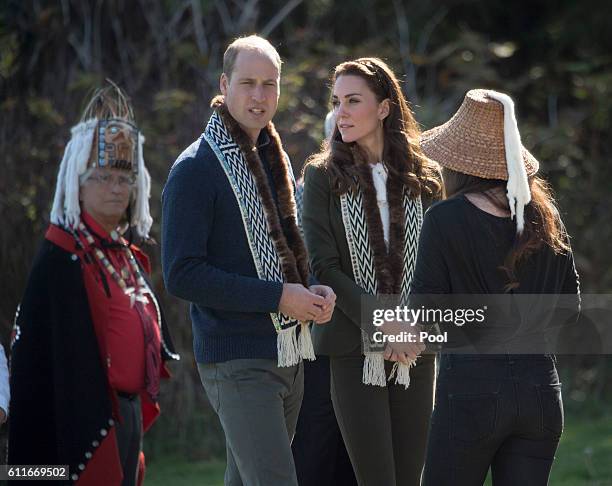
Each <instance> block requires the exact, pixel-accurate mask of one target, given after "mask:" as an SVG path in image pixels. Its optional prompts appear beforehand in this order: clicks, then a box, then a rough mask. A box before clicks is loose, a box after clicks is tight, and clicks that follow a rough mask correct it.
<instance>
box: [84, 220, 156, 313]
mask: <svg viewBox="0 0 612 486" xmlns="http://www.w3.org/2000/svg"><path fill="white" fill-rule="evenodd" d="M79 231H80V232H81V233H83V236H85V239H86V240H87V243H89V245H90V246H91V247H92V249H93V254H94V255H95V257H96V259H97V260H98V261H99V262H100V263H101V264H102V266H103V267H104V268H105V269H106V271H107V272H108V273H109V274H110V275H111V277H112V278H113V280H114V281H115V282H116V283H117V285H119V287H120V288H121V290H123V293H124V294H125V295H127V296H128V297H129V298H130V307H134V304H135V302H136V301H138V302H141V303H142V304H144V305H146V304H148V303H149V299H148V297H147V295H146V294H150V293H151V292H150V290H149V288H148V286H147V284H146V282H145V279H144V277H143V276H142V273H141V272H140V268H139V267H138V264H137V263H136V259H135V258H134V255H133V254H132V252H131V251H130V250H129V248H127V247H123V251H124V253H125V256H126V257H127V260H128V262H129V264H130V267H131V268H132V272H133V274H134V276H135V277H136V286H135V287H134V286H129V285H128V284H127V282H126V280H127V278H129V271H128V269H127V268H122V269H121V275H120V274H119V272H117V270H115V267H114V266H113V264H112V263H111V262H110V261H109V259H108V258H107V256H106V255H105V254H104V252H103V251H102V250H100V248H98V247H97V246H95V240H94V237H93V236H92V235H91V233H90V232H89V230H88V229H87V228H86V227H85V225H84V224H83V223H82V222H80V223H79Z"/></svg>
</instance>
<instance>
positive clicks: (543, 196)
mask: <svg viewBox="0 0 612 486" xmlns="http://www.w3.org/2000/svg"><path fill="white" fill-rule="evenodd" d="M442 176H443V178H444V186H445V191H446V195H447V197H452V196H456V195H459V194H468V193H479V194H482V195H484V196H485V197H486V198H487V199H488V200H489V201H490V202H491V203H492V204H493V205H495V206H496V207H497V208H499V209H502V210H506V211H509V206H508V200H507V199H506V196H505V187H506V181H504V180H498V179H483V178H481V177H476V176H471V175H467V174H463V173H460V172H456V171H454V170H451V169H447V168H446V167H443V168H442ZM529 188H530V190H531V202H530V203H529V204H528V205H527V206H525V228H524V229H523V232H522V233H521V234H520V235H517V236H516V237H515V240H514V244H513V245H512V248H511V250H510V252H509V253H508V255H507V256H506V259H505V261H504V264H503V265H502V266H501V267H500V269H501V270H503V271H504V272H505V273H506V275H507V276H508V280H509V282H508V284H507V285H506V291H509V290H512V289H515V288H517V287H518V285H519V279H518V275H517V270H518V268H519V267H520V265H521V263H523V262H524V261H525V260H526V259H527V258H528V257H529V256H530V255H532V254H533V253H535V252H536V251H538V250H540V249H541V248H542V247H543V246H544V245H547V246H549V247H550V248H551V249H552V250H553V251H554V252H555V253H566V252H568V251H570V245H569V236H568V234H567V232H566V231H565V226H564V225H563V222H562V221H561V217H560V216H559V210H558V208H557V205H556V203H555V199H554V196H553V192H552V189H551V187H550V185H549V184H548V183H547V182H546V181H545V180H544V179H542V178H541V177H539V176H537V175H534V176H532V177H530V178H529Z"/></svg>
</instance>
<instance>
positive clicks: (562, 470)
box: [145, 416, 612, 486]
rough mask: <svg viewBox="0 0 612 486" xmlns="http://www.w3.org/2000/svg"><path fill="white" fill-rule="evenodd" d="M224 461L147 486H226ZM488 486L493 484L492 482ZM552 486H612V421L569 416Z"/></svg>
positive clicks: (164, 471) (160, 468)
mask: <svg viewBox="0 0 612 486" xmlns="http://www.w3.org/2000/svg"><path fill="white" fill-rule="evenodd" d="M224 470H225V464H224V462H223V461H206V462H187V461H185V460H184V459H181V458H176V457H175V458H166V459H163V460H158V461H155V462H151V463H150V464H149V465H148V466H147V476H146V481H145V485H146V486H162V485H163V486H191V485H201V486H222V485H223V473H224ZM487 484H490V482H489V481H488V482H487ZM550 484H551V486H612V418H609V417H601V418H599V419H595V420H586V419H578V418H576V417H575V416H570V417H566V428H565V432H564V433H563V437H562V439H561V443H560V444H559V449H558V451H557V459H556V460H555V464H554V466H553V471H552V477H551V480H550Z"/></svg>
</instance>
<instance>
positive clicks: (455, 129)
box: [421, 89, 540, 181]
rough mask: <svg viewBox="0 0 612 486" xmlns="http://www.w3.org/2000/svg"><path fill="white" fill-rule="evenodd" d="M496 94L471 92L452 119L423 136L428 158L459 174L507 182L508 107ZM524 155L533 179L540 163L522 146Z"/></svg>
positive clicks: (423, 146)
mask: <svg viewBox="0 0 612 486" xmlns="http://www.w3.org/2000/svg"><path fill="white" fill-rule="evenodd" d="M492 94H493V95H494V94H497V93H495V91H489V90H484V89H473V90H471V91H468V93H467V94H466V95H465V99H464V100H463V103H462V104H461V106H460V107H459V110H457V113H455V114H454V115H453V117H452V118H451V119H450V120H448V121H447V122H446V123H444V124H443V125H440V126H439V127H435V128H432V129H431V130H428V131H426V132H424V133H423V134H422V136H421V147H422V148H423V151H424V152H425V155H427V157H429V158H430V159H433V160H435V161H436V162H438V163H439V164H440V165H442V166H443V167H447V168H448V169H451V170H454V171H456V172H461V173H463V174H468V175H473V176H476V177H482V178H483V179H501V180H504V181H507V180H508V168H507V162H506V150H505V145H504V107H503V105H502V103H501V102H500V101H498V100H496V99H494V98H493V97H492V96H491V95H492ZM521 155H522V158H523V162H524V163H525V169H526V171H527V176H532V175H533V174H535V173H536V172H537V171H538V167H539V165H540V164H539V163H538V161H537V160H536V158H535V157H534V156H533V155H531V154H530V153H529V151H528V150H527V149H526V148H525V147H523V146H522V145H521Z"/></svg>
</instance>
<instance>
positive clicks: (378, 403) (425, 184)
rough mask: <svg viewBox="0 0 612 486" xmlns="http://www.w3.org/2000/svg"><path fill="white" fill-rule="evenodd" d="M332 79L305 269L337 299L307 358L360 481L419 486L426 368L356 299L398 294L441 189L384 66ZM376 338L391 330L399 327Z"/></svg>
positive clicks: (308, 206) (313, 163)
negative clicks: (325, 360) (327, 395)
mask: <svg viewBox="0 0 612 486" xmlns="http://www.w3.org/2000/svg"><path fill="white" fill-rule="evenodd" d="M332 82H333V93H332V104H333V106H334V114H335V121H336V125H335V127H334V131H333V134H332V137H331V141H330V142H329V143H327V144H326V145H325V146H324V148H323V150H322V151H321V152H320V153H318V154H316V155H314V156H313V157H311V158H310V160H309V161H308V162H307V164H306V168H305V174H304V177H305V181H304V208H303V226H304V234H305V239H306V244H307V247H308V252H309V255H310V264H311V266H312V269H313V271H314V274H315V276H316V277H317V279H318V280H319V281H320V282H321V283H322V284H325V285H329V286H331V287H332V288H333V289H334V292H335V293H336V295H337V301H336V310H335V311H334V315H333V318H332V321H331V322H330V323H329V324H328V325H326V326H316V328H315V329H313V340H314V345H315V350H316V353H317V354H321V355H328V356H330V370H331V394H332V401H333V404H334V410H335V413H336V416H337V418H338V424H339V426H340V430H341V431H342V436H343V438H344V441H345V443H346V446H347V450H348V452H349V456H350V458H351V462H352V464H353V469H354V470H355V475H356V477H357V480H358V482H359V484H360V485H364V486H395V485H402V486H412V485H415V486H416V485H418V484H419V483H420V477H421V471H422V468H423V462H424V455H425V446H426V441H427V429H428V426H429V417H430V414H431V410H432V404H433V393H434V381H435V378H434V375H435V364H434V359H433V357H432V356H421V357H419V358H418V360H417V359H416V358H417V356H418V354H419V352H420V351H421V350H422V345H420V344H407V343H406V344H400V343H393V344H391V343H386V342H380V338H379V340H376V339H373V334H372V333H371V332H370V329H369V328H370V325H371V322H370V323H367V322H366V321H367V319H362V316H361V299H362V296H364V295H368V294H369V295H377V296H380V295H383V294H395V295H397V296H399V297H400V298H401V299H405V297H406V296H407V293H408V289H409V286H410V280H411V277H412V270H413V267H414V262H415V258H416V250H417V243H418V236H419V232H420V227H421V223H422V220H423V211H424V210H425V209H426V208H427V207H428V206H429V205H430V204H431V202H432V201H433V200H435V199H437V198H438V197H439V195H440V194H441V192H442V187H441V178H440V173H439V170H438V167H437V165H435V163H433V162H431V161H429V160H428V159H427V158H426V157H425V156H424V155H423V153H422V152H421V149H420V146H419V142H418V140H419V129H418V126H417V123H416V122H415V120H414V117H413V115H412V113H411V111H410V109H409V108H408V104H407V102H406V100H405V98H404V96H403V94H402V92H401V90H400V87H399V83H398V81H397V79H396V77H395V75H394V73H393V72H392V71H391V69H390V68H389V67H388V66H387V65H386V64H385V63H384V62H383V61H381V60H380V59H376V58H362V59H357V60H355V61H349V62H345V63H342V64H340V65H338V66H337V67H336V68H335V70H334V75H333V78H332ZM368 324H369V325H368ZM377 330H378V329H377ZM381 330H382V331H383V333H384V334H386V335H389V334H393V333H396V332H397V330H398V324H397V323H385V324H384V325H383V326H382V328H381ZM379 335H380V333H379ZM410 367H412V369H410ZM387 377H388V378H387ZM392 378H395V381H392Z"/></svg>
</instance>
